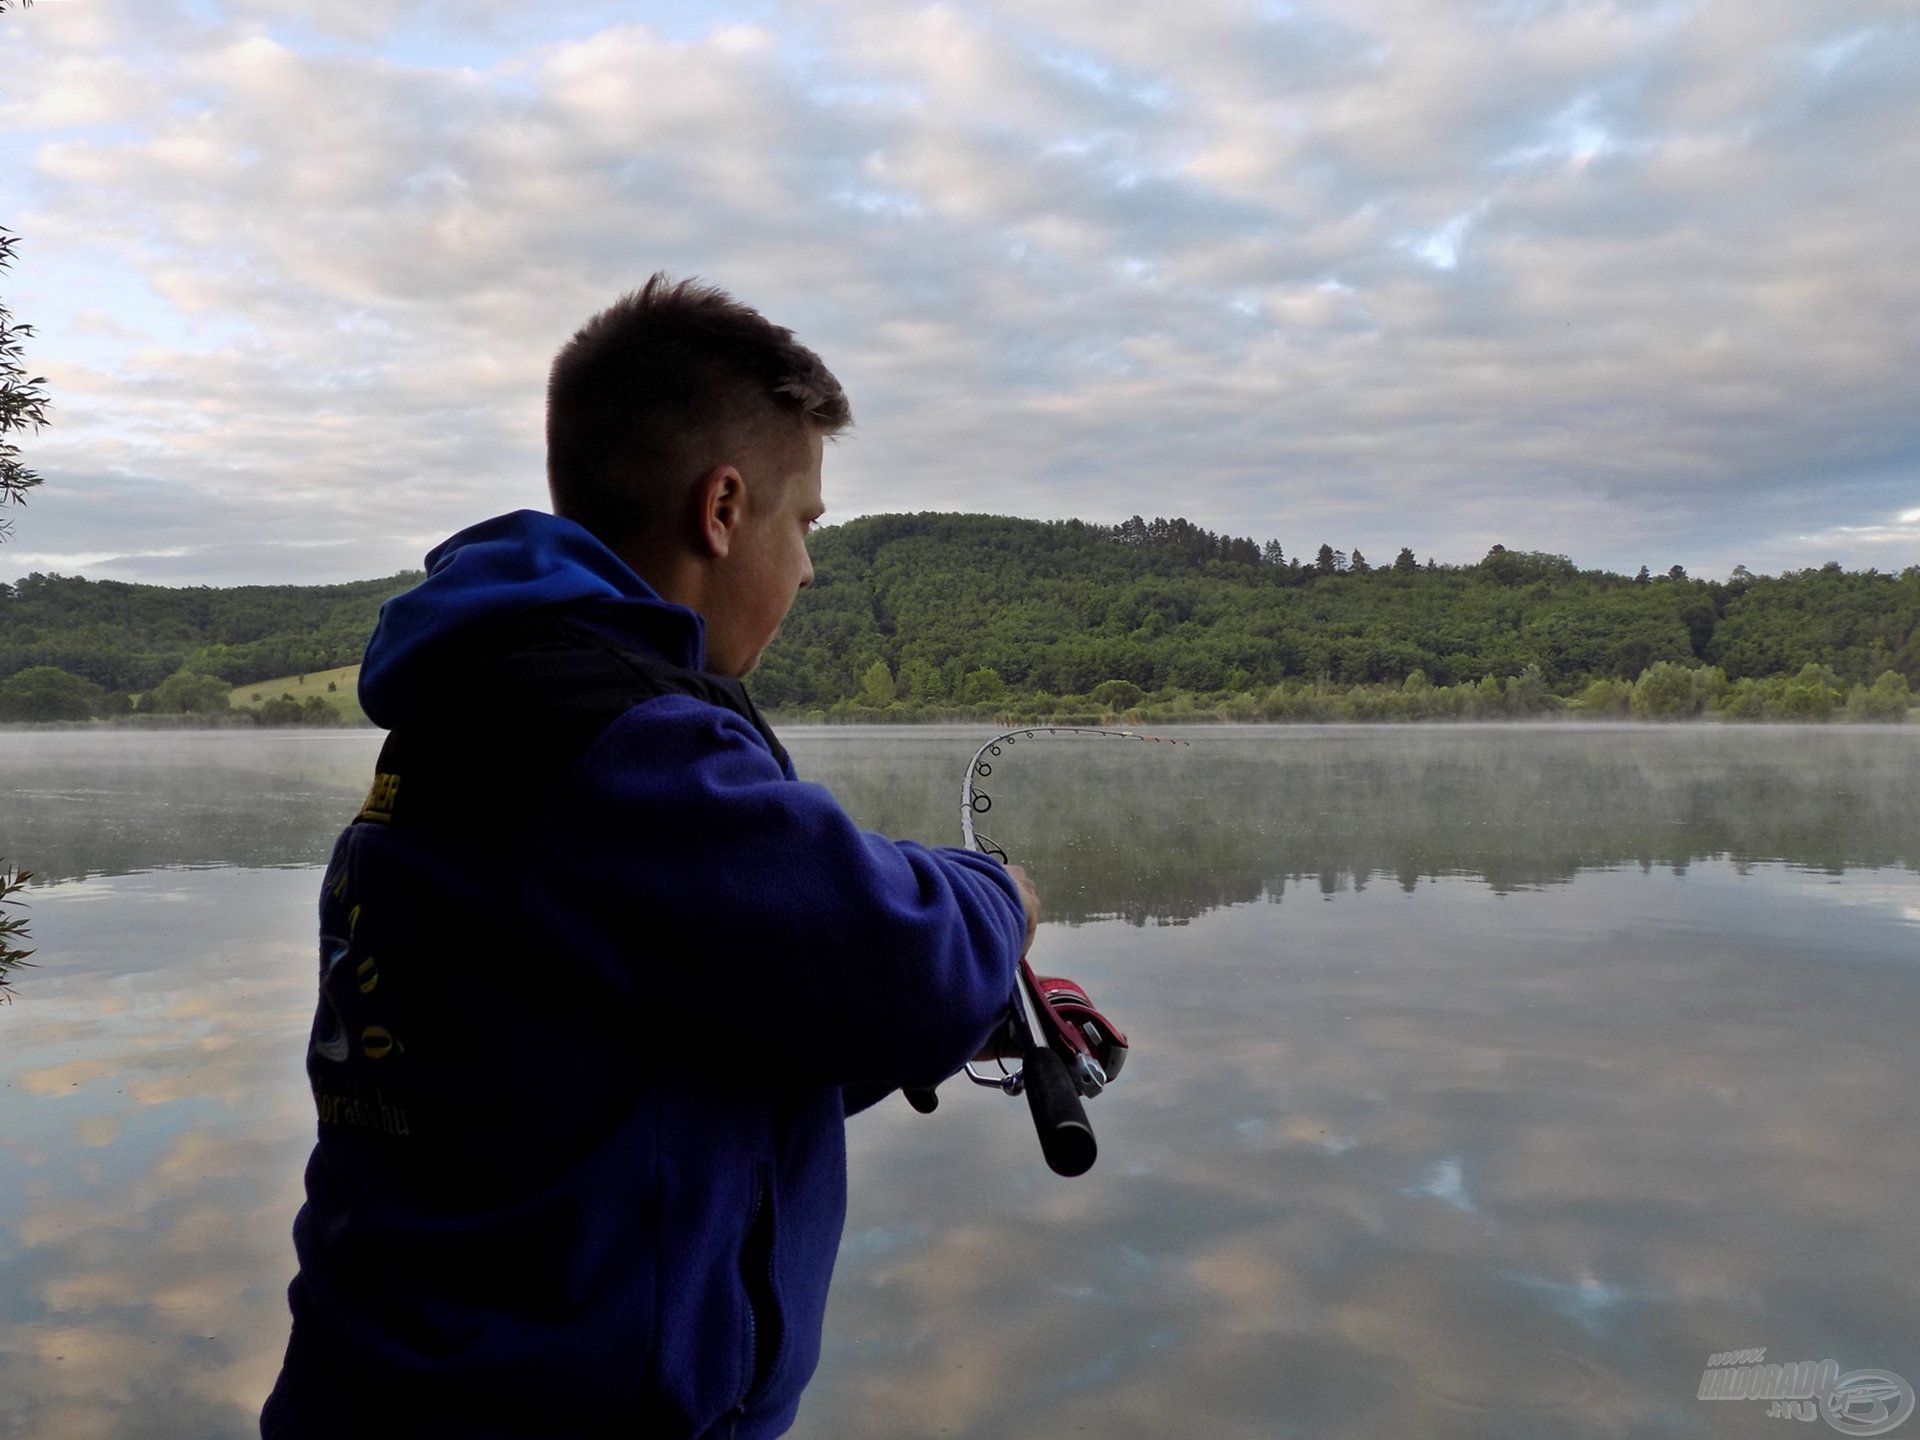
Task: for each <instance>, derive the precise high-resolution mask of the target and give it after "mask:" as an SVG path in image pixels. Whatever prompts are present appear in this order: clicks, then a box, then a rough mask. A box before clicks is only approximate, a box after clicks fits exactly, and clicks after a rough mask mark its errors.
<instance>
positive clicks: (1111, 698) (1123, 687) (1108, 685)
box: [1087, 680, 1147, 714]
mask: <svg viewBox="0 0 1920 1440" xmlns="http://www.w3.org/2000/svg"><path fill="white" fill-rule="evenodd" d="M1087 698H1088V699H1089V700H1091V701H1093V703H1094V704H1096V705H1098V706H1099V707H1100V708H1101V709H1102V710H1110V711H1112V712H1114V713H1115V714H1118V713H1119V712H1120V711H1122V710H1131V709H1132V708H1133V707H1134V706H1136V705H1138V704H1139V703H1140V702H1141V701H1142V700H1144V699H1146V698H1147V692H1146V691H1144V690H1142V689H1141V688H1140V687H1139V686H1138V685H1136V684H1134V683H1133V682H1132V681H1131V680H1102V681H1101V682H1100V683H1099V684H1098V685H1096V686H1094V687H1093V689H1092V690H1091V691H1089V692H1088V694H1087Z"/></svg>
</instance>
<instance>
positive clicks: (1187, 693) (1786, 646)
mask: <svg viewBox="0 0 1920 1440" xmlns="http://www.w3.org/2000/svg"><path fill="white" fill-rule="evenodd" d="M813 554H814V566H815V572H816V579H815V583H814V587H813V589H812V591H811V592H809V593H808V594H807V595H804V596H802V597H801V599H800V602H799V603H798V604H796V605H795V607H794V609H793V613H792V614H791V615H790V616H789V617H788V620H787V624H786V626H785V628H784V630H783V631H782V633H781V636H780V638H779V639H778V640H777V641H776V642H775V643H774V645H773V646H772V647H771V648H770V649H769V651H768V652H767V655H766V657H765V659H764V661H763V662H762V664H761V667H760V669H759V670H758V671H757V672H756V673H755V676H754V679H753V689H754V691H755V693H756V695H757V696H758V697H759V698H760V700H761V702H762V703H763V704H764V705H766V706H768V707H769V708H772V709H775V710H777V711H780V712H782V713H784V714H787V715H789V716H803V717H807V718H814V717H819V718H827V719H880V718H886V719H917V718H933V717H936V716H942V715H951V716H955V717H959V716H966V717H968V718H984V717H990V716H997V715H1017V716H1020V717H1022V718H1043V717H1050V716H1061V717H1063V716H1087V715H1100V714H1124V713H1129V712H1131V713H1134V714H1137V715H1139V716H1141V717H1143V718H1148V719H1153V718H1207V717H1211V716H1220V717H1223V718H1236V719H1237V718H1246V719H1419V718H1444V717H1484V716H1494V715H1500V716H1507V715H1537V714H1543V713H1548V712H1550V711H1557V710H1568V709H1572V710H1576V711H1578V712H1580V713H1587V714H1630V715H1632V714H1637V715H1642V716H1646V717H1668V716H1674V715H1681V714H1702V713H1715V714H1720V715H1724V716H1727V717H1729V718H1741V719H1764V718H1802V719H1812V718H1821V717H1825V716H1831V715H1835V714H1841V715H1855V716H1860V717H1863V718H1874V717H1886V718H1892V717H1896V716H1901V715H1904V714H1905V711H1906V703H1907V693H1908V687H1909V685H1910V684H1914V683H1920V566H1916V567H1910V568H1908V569H1906V570H1904V571H1902V572H1900V573H1899V574H1897V575H1893V574H1881V573H1877V572H1875V571H1867V572H1865V573H1859V572H1849V571H1844V570H1842V569H1841V568H1840V567H1839V566H1838V565H1827V566H1824V567H1822V568H1820V569H1810V570H1801V571H1795V572H1791V573H1788V574H1784V575H1779V576H1762V575H1751V574H1748V573H1747V572H1746V571H1745V570H1744V569H1739V570H1736V571H1735V572H1734V574H1733V576H1732V577H1731V578H1729V579H1727V580H1724V581H1720V580H1711V581H1709V580H1695V579H1691V578H1689V577H1687V576H1686V574H1685V573H1684V572H1683V571H1682V570H1681V569H1680V568H1679V567H1678V566H1674V567H1672V568H1670V569H1669V570H1667V571H1666V572H1664V573H1661V574H1658V575H1654V574H1651V573H1650V572H1649V571H1648V570H1646V569H1644V568H1643V569H1642V570H1641V571H1640V572H1639V573H1638V574H1637V575H1634V576H1626V575H1617V574H1612V573H1609V572H1606V571H1600V570H1581V569H1578V568H1576V567H1575V566H1574V564H1573V563H1572V562H1571V561H1570V560H1568V559H1567V558H1566V557H1565V556H1561V555H1549V554H1543V553H1539V552H1531V551H1515V550H1508V549H1506V548H1504V547H1502V546H1495V547H1494V548H1493V549H1492V550H1491V551H1490V552H1489V553H1488V554H1487V556H1486V557H1485V558H1484V559H1482V560H1480V561H1479V562H1478V563H1475V564H1471V565H1438V564H1435V563H1434V562H1433V561H1432V560H1430V559H1429V560H1426V561H1424V562H1423V561H1420V560H1418V559H1416V557H1415V556H1414V553H1413V551H1412V550H1411V549H1402V550H1400V551H1399V553H1398V554H1397V555H1396V556H1395V557H1394V559H1393V560H1392V561H1391V562H1389V563H1386V564H1383V565H1379V566H1375V565H1373V564H1371V563H1369V562H1368V560H1367V559H1366V557H1365V556H1363V555H1362V554H1360V553H1359V552H1358V551H1353V552H1350V553H1343V552H1340V551H1337V550H1335V549H1334V548H1333V547H1331V546H1329V545H1322V546H1320V547H1319V548H1318V550H1317V551H1315V552H1314V554H1313V555H1312V556H1311V557H1309V558H1303V557H1302V556H1301V555H1299V554H1292V555H1289V554H1288V553H1287V552H1286V551H1285V550H1284V549H1283V548H1282V546H1281V545H1280V543H1279V542H1278V541H1273V540H1269V541H1266V542H1264V543H1259V542H1256V541H1255V540H1253V539H1251V538H1242V537H1234V536H1226V535H1219V534H1215V533H1214V532H1212V531H1209V530H1206V529H1203V528H1201V527H1199V526H1197V525H1193V524H1191V523H1190V522H1188V521H1186V520H1180V519H1174V520H1162V519H1154V520H1144V519H1141V518H1140V517H1137V516H1136V517H1134V518H1133V519H1130V520H1128V521H1126V522H1124V523H1123V524H1120V525H1094V524H1088V523H1085V522H1082V521H1073V520H1070V521H1052V522H1043V521H1032V520H1016V519H1007V518H1000V517H993V516H978V515H884V516H872V517H869V518H866V519H861V520H855V521H850V522H848V523H846V524H844V525H839V526H834V527H831V528H828V529H825V530H822V531H820V532H819V533H818V535H817V536H816V537H815V539H814V541H813ZM418 578H419V576H418V574H417V573H411V574H409V573H403V574H400V575H394V576H390V577H388V578H386V579H383V580H368V581H360V582H356V583H354V584H351V585H329V586H245V587H240V588H236V589H227V590H215V589H208V588H195V589H171V588H165V587H160V586H149V585H130V584H123V583H120V582H115V581H87V580H82V579H77V578H67V577H61V576H49V575H31V576H28V577H27V578H26V579H24V580H22V581H20V582H19V583H18V584H15V585H13V586H0V718H12V719H53V718H66V716H67V715H74V714H75V712H78V713H81V714H84V713H93V714H114V713H120V714H125V713H128V712H129V711H130V710H133V709H134V708H136V707H135V706H134V703H133V701H132V699H131V698H130V697H132V696H135V695H138V696H139V697H140V702H139V708H143V709H146V710H148V711H149V712H151V713H170V712H172V713H177V712H178V709H179V707H180V706H181V705H186V706H187V707H188V708H189V709H193V708H195V707H206V708H209V709H211V708H218V707H215V705H214V701H213V698H212V697H213V693H214V688H215V687H214V684H213V683H212V682H214V681H217V682H220V683H221V684H224V685H226V686H235V685H245V684H249V683H252V682H255V681H259V680H263V679H267V678H271V677H276V676H285V675H289V674H297V673H304V672H308V671H316V670H322V669H329V668H332V667H334V666H338V665H344V664H351V663H353V662H355V661H357V660H358V659H359V657H360V652H361V649H362V647H363V646H364V644H365V642H366V637H367V635H368V634H369V633H370V632H371V630H372V628H373V623H374V619H375V615H376V612H377V610H378V608H379V605H380V602H381V601H382V600H384V599H385V598H386V597H387V596H389V595H392V594H394V593H396V592H397V591H399V590H401V589H404V588H405V587H406V586H408V585H410V584H412V583H413V582H414V581H416V580H417V579H418ZM63 677H64V678H63ZM199 681H205V682H207V683H203V684H202V683H196V682H199ZM80 686H84V687H86V688H85V689H81V688H79V687H80ZM50 707H51V708H62V709H63V711H64V713H63V714H62V715H54V714H50V713H46V712H47V711H48V710H49V708H50ZM30 712H32V713H30ZM75 718H77V715H75ZM276 718H277V717H276ZM315 718H318V717H317V716H316V717H315Z"/></svg>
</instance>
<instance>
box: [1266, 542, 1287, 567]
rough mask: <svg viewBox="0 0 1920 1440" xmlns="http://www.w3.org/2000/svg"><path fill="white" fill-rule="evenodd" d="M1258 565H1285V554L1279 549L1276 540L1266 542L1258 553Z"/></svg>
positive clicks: (1278, 543)
mask: <svg viewBox="0 0 1920 1440" xmlns="http://www.w3.org/2000/svg"><path fill="white" fill-rule="evenodd" d="M1260 563H1261V564H1262V565H1275V566H1279V565H1284V564H1286V563H1287V556H1286V552H1285V551H1283V550H1282V549H1281V548H1280V542H1279V541H1278V540H1269V541H1267V543H1266V547H1265V548H1264V549H1263V550H1261V552H1260Z"/></svg>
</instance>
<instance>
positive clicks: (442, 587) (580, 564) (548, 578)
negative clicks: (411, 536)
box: [360, 510, 706, 729]
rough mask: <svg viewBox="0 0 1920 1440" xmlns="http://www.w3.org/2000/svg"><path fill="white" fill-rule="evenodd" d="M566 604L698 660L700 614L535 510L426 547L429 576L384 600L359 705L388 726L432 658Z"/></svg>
mask: <svg viewBox="0 0 1920 1440" xmlns="http://www.w3.org/2000/svg"><path fill="white" fill-rule="evenodd" d="M550 605H566V606H568V607H569V609H570V611H571V613H573V614H575V615H577V616H578V617H579V618H580V619H582V620H584V621H585V622H587V623H588V624H591V625H593V626H594V627H595V628H596V629H598V630H601V631H604V632H605V633H607V634H609V635H611V636H612V637H614V638H615V639H618V640H621V641H624V642H625V643H627V644H631V645H636V646H638V647H641V648H643V649H646V650H650V651H652V652H654V653H655V654H657V655H659V656H660V657H661V658H662V659H664V660H667V661H669V662H671V663H672V664H675V665H683V666H685V667H687V668H688V669H691V670H698V669H700V668H701V666H702V665H703V663H704V661H705V656H706V630H705V626H704V624H703V622H702V621H701V619H700V616H699V615H698V614H697V613H695V612H694V611H692V610H689V609H687V608H686V607H685V606H684V605H675V604H673V603H672V602H671V601H668V600H663V599H661V598H660V596H659V595H658V594H657V593H656V592H655V591H654V589H653V587H652V586H650V585H648V584H647V582H646V581H644V580H642V579H641V578H640V577H639V576H638V575H637V574H635V573H634V572H633V570H632V568H631V567H630V566H628V564H627V563H626V562H625V561H624V560H622V559H621V558H620V557H619V556H618V555H615V554H614V553H613V551H611V550H609V549H608V548H607V547H606V546H605V545H604V544H602V543H601V541H600V540H598V539H597V538H595V536H594V535H593V534H591V533H590V532H589V531H587V530H586V529H585V528H584V527H582V526H580V525H577V524H575V523H574V522H573V521H571V520H565V519H562V518H561V517H560V516H558V515H548V514H546V513H544V512H543V511H539V510H515V511H513V512H512V513H511V514H507V515H497V516H495V517H494V518H493V519H491V520H483V521H481V522H480V523H479V524H478V525H472V526H469V527H468V528H467V529H465V530H462V531H461V532H460V533H459V534H457V535H454V536H451V537H450V538H448V539H446V540H444V541H442V542H441V543H440V544H439V545H437V546H435V547H434V548H433V549H432V550H430V551H428V552H427V578H426V579H425V580H422V581H421V582H420V583H419V584H418V585H416V586H414V587H413V588H412V589H411V590H407V591H404V592H402V593H401V594H399V595H396V596H394V597H393V598H392V599H391V600H389V601H387V602H386V603H385V604H384V605H382V606H381V607H380V623H379V624H378V625H377V626H375V627H374V632H373V639H372V640H370V641H368V642H367V653H366V659H365V661H364V662H363V663H362V665H361V668H360V707H361V709H363V710H365V711H366V712H367V718H368V719H370V720H372V721H373V723H374V724H376V725H379V726H382V727H384V728H387V729H391V728H392V727H393V726H395V725H396V724H398V723H399V721H400V717H401V716H402V715H404V714H405V713H406V711H407V710H408V708H409V707H410V706H411V704H412V701H413V700H414V698H415V696H416V693H417V692H418V691H420V690H421V689H422V688H423V687H424V686H426V685H427V684H429V683H430V682H429V679H428V676H429V674H430V672H431V670H432V667H433V664H434V663H435V662H437V661H438V660H439V659H440V658H441V657H443V656H445V655H446V654H447V653H448V652H449V651H450V650H453V649H455V648H458V647H459V646H462V645H465V644H469V643H471V642H472V641H473V640H474V639H476V638H477V637H478V636H479V634H480V633H481V632H483V631H484V630H486V629H487V628H488V627H489V626H493V625H498V624H500V623H502V622H504V621H506V620H510V619H513V618H514V617H516V616H519V615H523V614H525V613H526V612H528V611H530V610H537V609H541V608H544V607H546V606H550Z"/></svg>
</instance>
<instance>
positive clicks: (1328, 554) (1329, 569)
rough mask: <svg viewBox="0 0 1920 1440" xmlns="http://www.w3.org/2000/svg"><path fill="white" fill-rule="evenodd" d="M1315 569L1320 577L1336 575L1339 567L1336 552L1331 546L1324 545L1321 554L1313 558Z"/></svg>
mask: <svg viewBox="0 0 1920 1440" xmlns="http://www.w3.org/2000/svg"><path fill="white" fill-rule="evenodd" d="M1313 569H1314V573H1315V574H1318V575H1331V574H1333V573H1334V571H1335V570H1336V569H1337V566H1336V564H1335V561H1334V550H1333V547H1332V546H1331V545H1322V546H1321V547H1320V552H1319V553H1318V554H1317V555H1315V556H1314V557H1313Z"/></svg>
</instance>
